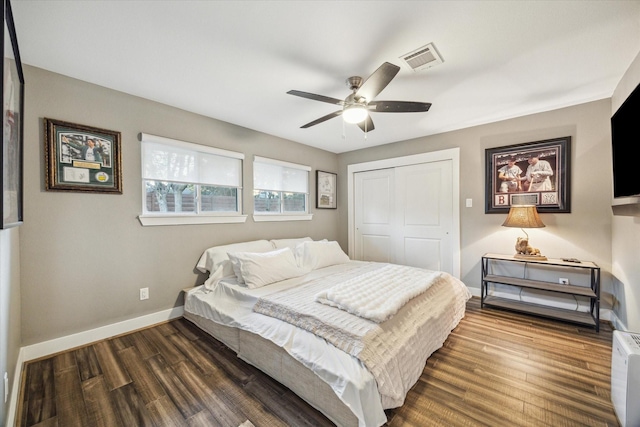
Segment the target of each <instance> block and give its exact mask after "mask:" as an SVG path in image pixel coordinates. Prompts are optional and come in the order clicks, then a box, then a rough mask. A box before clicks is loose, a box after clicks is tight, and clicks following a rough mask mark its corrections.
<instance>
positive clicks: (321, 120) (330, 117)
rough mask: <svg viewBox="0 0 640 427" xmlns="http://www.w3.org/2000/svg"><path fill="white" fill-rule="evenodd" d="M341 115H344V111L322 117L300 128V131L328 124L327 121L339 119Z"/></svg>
mask: <svg viewBox="0 0 640 427" xmlns="http://www.w3.org/2000/svg"><path fill="white" fill-rule="evenodd" d="M341 114H342V110H338V111H334V112H333V113H331V114H327V115H326V116H322V117H320V118H319V119H316V120H314V121H312V122H309V123H307V124H306V125H303V126H300V129H306V128H308V127H311V126H315V125H317V124H319V123H322V122H326V121H327V120H329V119H333V118H334V117H338V116H339V115H341Z"/></svg>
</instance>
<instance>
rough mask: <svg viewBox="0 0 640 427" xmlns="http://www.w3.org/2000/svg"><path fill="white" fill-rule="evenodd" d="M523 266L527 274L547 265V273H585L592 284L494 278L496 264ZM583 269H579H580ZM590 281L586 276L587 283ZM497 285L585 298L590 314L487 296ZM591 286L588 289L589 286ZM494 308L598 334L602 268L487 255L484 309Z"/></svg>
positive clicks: (484, 272)
mask: <svg viewBox="0 0 640 427" xmlns="http://www.w3.org/2000/svg"><path fill="white" fill-rule="evenodd" d="M498 262H499V263H524V264H525V271H526V266H527V265H531V266H534V265H540V266H544V268H545V270H549V269H550V270H554V271H557V272H558V273H560V274H562V273H565V274H566V273H568V272H572V271H573V272H576V271H582V272H584V273H586V274H585V276H587V274H588V277H589V280H590V283H584V286H576V285H575V284H566V285H565V284H559V283H557V282H547V281H541V280H532V279H528V278H526V277H514V276H508V275H495V274H493V273H492V266H493V263H498ZM577 269H580V270H577ZM586 281H587V279H586V277H585V282H586ZM490 283H497V284H501V285H508V286H517V287H520V288H528V289H540V290H544V291H549V292H556V293H561V294H567V295H575V296H581V297H586V298H588V299H589V305H590V310H589V312H583V311H575V310H567V309H563V308H557V307H550V306H545V305H542V304H533V303H529V302H524V301H519V300H514V299H509V298H502V297H498V296H493V295H489V294H488V290H489V284H490ZM587 285H588V286H587ZM485 306H488V307H495V308H501V309H505V310H511V311H519V312H524V313H529V314H533V315H537V316H543V317H549V318H554V319H558V320H563V321H567V322H572V323H578V324H582V325H589V326H593V327H595V329H596V332H599V331H600V267H598V266H597V265H596V264H595V263H593V262H590V261H582V262H567V261H563V260H561V259H548V260H545V261H538V260H524V259H519V258H515V257H514V256H513V255H500V254H489V253H488V254H485V255H484V256H483V257H482V288H481V307H482V308H484V307H485Z"/></svg>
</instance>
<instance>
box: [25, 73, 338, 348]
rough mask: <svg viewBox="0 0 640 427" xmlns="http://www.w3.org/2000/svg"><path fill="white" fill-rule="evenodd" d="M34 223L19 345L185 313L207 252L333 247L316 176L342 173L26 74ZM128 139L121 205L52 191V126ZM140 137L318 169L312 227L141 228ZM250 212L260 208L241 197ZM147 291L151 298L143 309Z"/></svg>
mask: <svg viewBox="0 0 640 427" xmlns="http://www.w3.org/2000/svg"><path fill="white" fill-rule="evenodd" d="M25 80H26V82H27V85H26V101H25V105H26V111H25V153H24V156H25V168H24V169H25V180H24V181H25V182H24V190H25V223H24V225H22V226H21V228H20V244H21V251H22V256H21V260H22V263H21V270H22V271H21V272H22V345H29V344H34V343H38V342H42V341H46V340H49V339H53V338H57V337H61V336H66V335H69V334H73V333H76V332H80V331H85V330H89V329H92V328H96V327H99V326H103V325H108V324H112V323H114V322H118V321H123V320H127V319H130V318H135V317H138V316H141V315H144V314H147V313H154V312H158V311H161V310H165V309H169V308H171V307H174V306H177V305H181V304H182V298H181V295H180V290H181V289H182V288H185V287H188V286H193V285H194V284H195V283H196V280H197V279H198V276H197V275H196V274H195V272H194V266H195V264H196V262H197V260H198V258H199V257H200V255H201V253H202V252H203V250H204V249H206V248H207V247H210V246H213V245H218V244H224V243H229V242H237V241H244V240H253V239H260V238H284V237H298V236H311V237H313V238H328V239H336V238H337V237H338V229H337V218H338V211H334V210H315V202H314V200H315V192H314V191H313V188H315V169H321V170H325V171H335V170H336V164H337V156H336V155H335V154H333V153H329V152H326V151H322V150H318V149H315V148H311V147H308V146H304V145H301V144H297V143H294V142H291V141H286V140H283V139H280V138H276V137H273V136H270V135H266V134H263V133H260V132H255V131H252V130H249V129H246V128H242V127H238V126H235V125H232V124H229V123H224V122H220V121H218V120H213V119H210V118H207V117H203V116H199V115H196V114H192V113H188V112H185V111H182V110H179V109H176V108H172V107H168V106H166V105H162V104H159V103H155V102H151V101H148V100H144V99H141V98H137V97H134V96H130V95H127V94H124V93H121V92H116V91H113V90H109V89H106V88H103V87H99V86H96V85H92V84H89V83H86V82H82V81H79V80H75V79H71V78H68V77H64V76H61V75H58V74H54V73H51V72H48V71H45V70H42V69H38V68H34V67H29V66H27V67H25ZM44 117H47V118H53V119H58V120H65V121H69V122H73V123H80V124H84V125H89V126H95V127H98V128H103V129H109V130H115V131H120V132H121V133H122V159H123V189H124V191H123V194H122V195H112V194H82V193H69V192H51V191H45V189H44V175H43V171H44V152H43V130H42V122H43V118H44ZM139 132H146V133H150V134H154V135H160V136H165V137H169V138H175V139H181V140H184V141H189V142H195V143H200V144H205V145H211V146H215V147H219V148H223V149H228V150H234V151H238V152H241V153H244V154H245V156H246V158H245V168H244V183H245V186H246V188H247V189H250V188H251V187H252V185H251V182H252V179H253V178H252V175H251V167H250V162H251V161H252V159H253V155H260V156H265V157H275V158H278V159H280V160H285V161H290V162H299V163H303V164H306V165H309V166H311V167H312V168H313V169H314V171H312V173H311V176H312V179H311V187H312V194H311V196H310V205H311V212H312V213H313V214H314V217H313V220H312V221H294V222H279V223H278V222H268V223H254V222H253V220H252V219H251V217H249V218H248V219H247V222H246V223H245V224H213V225H188V226H161V227H142V226H141V225H140V223H139V221H138V219H137V215H138V214H140V212H141V210H142V201H141V198H142V196H141V194H142V193H141V192H142V190H141V188H142V187H141V172H140V143H139V141H138V139H137V135H138V133H139ZM243 204H244V209H245V213H247V212H248V213H251V212H252V210H253V202H252V197H251V194H249V192H248V191H246V192H245V193H244V198H243ZM142 287H148V288H149V292H150V299H149V300H146V301H140V300H139V289H140V288H142Z"/></svg>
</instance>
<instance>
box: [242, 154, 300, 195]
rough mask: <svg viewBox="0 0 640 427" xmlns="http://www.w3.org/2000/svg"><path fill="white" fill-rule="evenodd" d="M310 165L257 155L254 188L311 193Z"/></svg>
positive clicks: (254, 167)
mask: <svg viewBox="0 0 640 427" xmlns="http://www.w3.org/2000/svg"><path fill="white" fill-rule="evenodd" d="M310 170H311V168H310V167H309V166H304V165H298V164H295V163H288V162H283V161H280V160H274V159H268V158H266V157H258V156H255V158H254V162H253V188H254V190H265V191H283V192H291V193H304V194H308V193H309V171H310Z"/></svg>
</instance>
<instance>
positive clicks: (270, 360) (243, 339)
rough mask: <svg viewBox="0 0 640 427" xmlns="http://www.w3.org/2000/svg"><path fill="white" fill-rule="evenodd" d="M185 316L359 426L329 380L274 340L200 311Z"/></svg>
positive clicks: (345, 423) (346, 424)
mask: <svg viewBox="0 0 640 427" xmlns="http://www.w3.org/2000/svg"><path fill="white" fill-rule="evenodd" d="M184 318H185V319H187V320H189V321H190V322H191V323H193V324H194V325H196V326H197V327H199V328H200V329H202V330H203V331H205V332H206V333H207V334H209V335H211V336H212V337H214V338H215V339H217V340H219V341H221V342H222V343H223V344H224V345H226V346H227V347H229V348H231V349H232V350H233V351H235V352H236V354H237V355H238V357H239V358H240V359H242V360H244V361H245V362H247V363H249V364H251V365H253V366H255V367H256V368H258V369H260V370H261V371H263V372H264V373H266V374H267V375H269V376H270V377H272V378H274V379H275V380H277V381H279V382H280V383H282V384H284V385H285V386H286V387H288V388H289V389H290V390H291V391H293V392H294V393H295V394H297V395H298V396H300V397H301V398H302V399H304V400H305V401H306V402H307V403H309V404H310V405H311V406H313V407H314V408H316V409H317V410H319V411H320V412H322V413H323V414H324V415H325V416H326V417H327V418H329V419H330V420H331V421H332V422H333V423H335V424H336V425H337V426H341V427H357V426H358V418H357V417H356V416H355V414H354V413H353V412H351V410H350V409H349V408H348V407H347V406H346V405H345V404H344V403H343V402H342V401H341V400H340V399H339V398H338V396H337V395H336V394H335V393H334V391H333V389H332V388H331V387H330V386H329V384H327V383H326V382H324V381H323V380H322V379H320V377H318V376H317V375H316V374H315V373H313V371H312V370H310V369H309V368H307V367H305V366H304V365H303V364H302V363H300V362H298V361H297V360H296V359H294V358H293V357H292V356H291V355H290V354H289V353H287V352H286V351H285V350H283V349H282V348H280V347H278V346H277V345H276V344H274V343H273V342H271V341H269V340H267V339H265V338H262V337H261V336H259V335H256V334H254V333H251V332H247V331H244V330H241V329H237V328H232V327H229V326H224V325H220V324H218V323H215V322H213V321H211V320H208V319H206V318H204V317H201V316H198V315H196V314H192V313H188V312H185V313H184Z"/></svg>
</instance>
